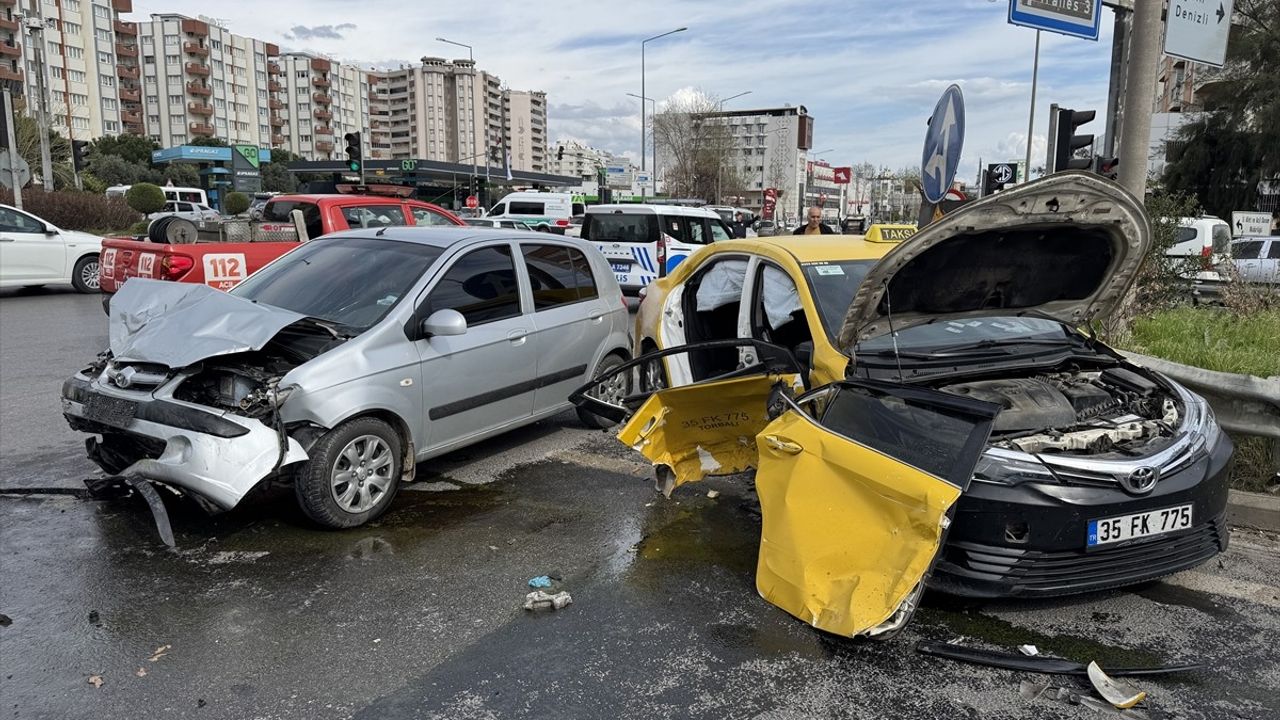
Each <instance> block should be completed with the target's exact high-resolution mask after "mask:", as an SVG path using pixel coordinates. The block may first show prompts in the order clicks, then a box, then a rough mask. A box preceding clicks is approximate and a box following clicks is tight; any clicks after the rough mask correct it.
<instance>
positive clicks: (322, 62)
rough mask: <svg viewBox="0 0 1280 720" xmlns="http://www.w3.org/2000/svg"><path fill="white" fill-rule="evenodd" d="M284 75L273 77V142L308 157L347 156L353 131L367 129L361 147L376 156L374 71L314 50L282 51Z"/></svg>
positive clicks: (363, 151) (333, 157)
mask: <svg viewBox="0 0 1280 720" xmlns="http://www.w3.org/2000/svg"><path fill="white" fill-rule="evenodd" d="M279 65H280V69H281V73H280V79H279V80H277V81H275V82H274V84H272V82H271V81H269V82H268V88H267V90H268V92H269V93H270V95H269V97H270V98H271V100H269V103H270V102H274V103H275V104H277V105H279V106H280V107H279V108H277V110H278V114H277V120H278V122H277V120H273V121H272V122H273V123H275V132H274V133H273V137H272V145H273V146H276V147H284V148H287V149H289V150H290V151H292V152H294V153H297V154H298V155H301V156H302V157H303V158H305V159H307V160H328V159H343V158H345V150H346V142H345V140H344V139H343V138H344V137H345V136H346V134H347V133H351V132H358V133H361V140H362V146H361V153H362V154H363V155H364V156H365V157H373V155H372V143H371V137H370V135H371V129H370V127H369V77H368V74H367V73H366V72H365V71H364V70H362V69H361V68H359V67H358V66H356V65H352V64H342V63H339V62H337V61H335V60H330V59H328V58H324V57H320V56H317V55H312V54H310V53H285V54H284V55H282V56H281V57H280V60H279Z"/></svg>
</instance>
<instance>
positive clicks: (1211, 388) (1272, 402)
mask: <svg viewBox="0 0 1280 720" xmlns="http://www.w3.org/2000/svg"><path fill="white" fill-rule="evenodd" d="M1122 352H1123V351H1122ZM1124 355H1125V357H1127V358H1129V359H1130V360H1132V361H1133V362H1135V363H1137V364H1139V365H1142V366H1144V367H1147V368H1150V369H1152V370H1155V371H1156V372H1160V373H1164V374H1165V375H1168V376H1169V377H1170V378H1172V379H1174V380H1176V381H1178V382H1180V383H1182V384H1183V385H1185V386H1186V387H1188V388H1190V389H1191V390H1193V391H1195V392H1196V393H1198V394H1200V395H1202V396H1203V397H1204V399H1205V400H1207V401H1209V406H1210V407H1212V408H1213V414H1214V415H1216V416H1217V417H1218V424H1220V425H1221V426H1222V427H1223V428H1224V429H1226V430H1227V431H1229V432H1233V433H1239V434H1241V435H1254V436H1257V437H1265V438H1271V447H1272V458H1273V460H1274V461H1275V462H1276V463H1277V468H1276V469H1277V470H1278V471H1280V376H1273V377H1269V378H1261V377H1254V376H1253V375H1236V374H1233V373H1224V372H1216V371H1213V370H1205V369H1203V368H1198V367H1191V366H1190V365H1182V364H1181V363H1176V362H1171V361H1169V360H1162V359H1160V358H1155V357H1150V356H1148V355H1139V354H1138V353H1131V352H1124Z"/></svg>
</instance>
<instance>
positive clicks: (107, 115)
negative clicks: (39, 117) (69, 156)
mask: <svg viewBox="0 0 1280 720" xmlns="http://www.w3.org/2000/svg"><path fill="white" fill-rule="evenodd" d="M132 9H133V8H132V1H131V0H44V1H43V2H37V1H35V0H27V1H26V3H25V4H23V3H19V2H0V80H5V81H7V83H8V84H9V85H10V87H11V88H12V89H14V90H15V92H20V93H22V95H23V102H22V103H21V104H23V105H24V106H25V108H26V111H27V112H28V113H29V114H34V113H36V112H37V111H38V110H39V107H40V106H39V102H38V101H39V97H40V95H39V93H40V92H42V91H43V92H44V96H45V98H46V102H47V109H48V112H49V122H50V125H51V127H52V129H53V130H55V131H57V132H59V133H61V134H63V135H66V136H68V137H71V138H72V139H76V140H90V139H92V138H96V137H100V136H102V135H118V134H120V133H122V132H134V133H141V132H142V114H141V112H140V110H141V95H140V91H139V86H138V62H137V58H138V47H137V27H136V26H135V25H134V24H133V23H129V22H125V21H123V20H121V18H120V14H121V13H126V12H130V11H132ZM19 16H22V17H24V18H26V20H25V22H24V21H20V20H19V19H18V18H19ZM24 40H25V42H24Z"/></svg>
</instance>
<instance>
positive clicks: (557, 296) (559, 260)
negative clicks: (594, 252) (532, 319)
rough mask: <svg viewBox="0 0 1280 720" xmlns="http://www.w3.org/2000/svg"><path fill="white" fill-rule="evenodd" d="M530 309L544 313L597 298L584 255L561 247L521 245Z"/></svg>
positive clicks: (572, 249)
mask: <svg viewBox="0 0 1280 720" xmlns="http://www.w3.org/2000/svg"><path fill="white" fill-rule="evenodd" d="M520 249H521V251H522V252H523V253H524V262H525V267H526V269H528V271H529V284H530V287H531V288H532V289H533V309H534V310H546V309H548V308H553V307H556V306H558V305H567V304H569V303H574V302H578V301H579V300H587V299H589V298H594V297H597V295H598V293H597V291H596V286H595V281H594V279H593V278H592V276H591V268H590V266H588V265H587V259H586V256H584V255H583V254H582V253H581V252H580V251H578V250H576V249H574V248H569V247H565V246H563V245H521V246H520Z"/></svg>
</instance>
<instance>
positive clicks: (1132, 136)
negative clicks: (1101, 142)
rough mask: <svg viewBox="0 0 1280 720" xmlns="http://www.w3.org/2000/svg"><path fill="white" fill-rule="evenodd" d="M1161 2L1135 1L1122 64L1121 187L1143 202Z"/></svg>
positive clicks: (1158, 57)
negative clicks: (1125, 54) (1127, 51)
mask: <svg viewBox="0 0 1280 720" xmlns="http://www.w3.org/2000/svg"><path fill="white" fill-rule="evenodd" d="M1163 5H1164V3H1158V2H1136V3H1134V9H1133V27H1132V28H1131V32H1130V35H1129V61H1128V62H1127V63H1125V81H1124V100H1123V101H1122V103H1121V107H1122V108H1123V109H1124V111H1123V113H1122V114H1121V116H1120V148H1119V158H1120V168H1119V169H1120V173H1119V180H1120V184H1121V185H1124V186H1125V188H1127V189H1128V190H1129V192H1131V193H1133V194H1134V195H1136V196H1137V197H1138V198H1139V199H1142V198H1143V197H1144V196H1145V195H1146V192H1147V162H1148V158H1147V151H1148V147H1147V146H1148V143H1149V142H1150V137H1151V103H1152V101H1153V99H1154V97H1155V85H1156V65H1157V64H1158V63H1159V61H1160V40H1161V38H1162V37H1163V36H1164V33H1162V32H1161V31H1160V30H1161V28H1160V25H1161V23H1162V20H1161V17H1160V14H1161V12H1162V11H1163Z"/></svg>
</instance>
